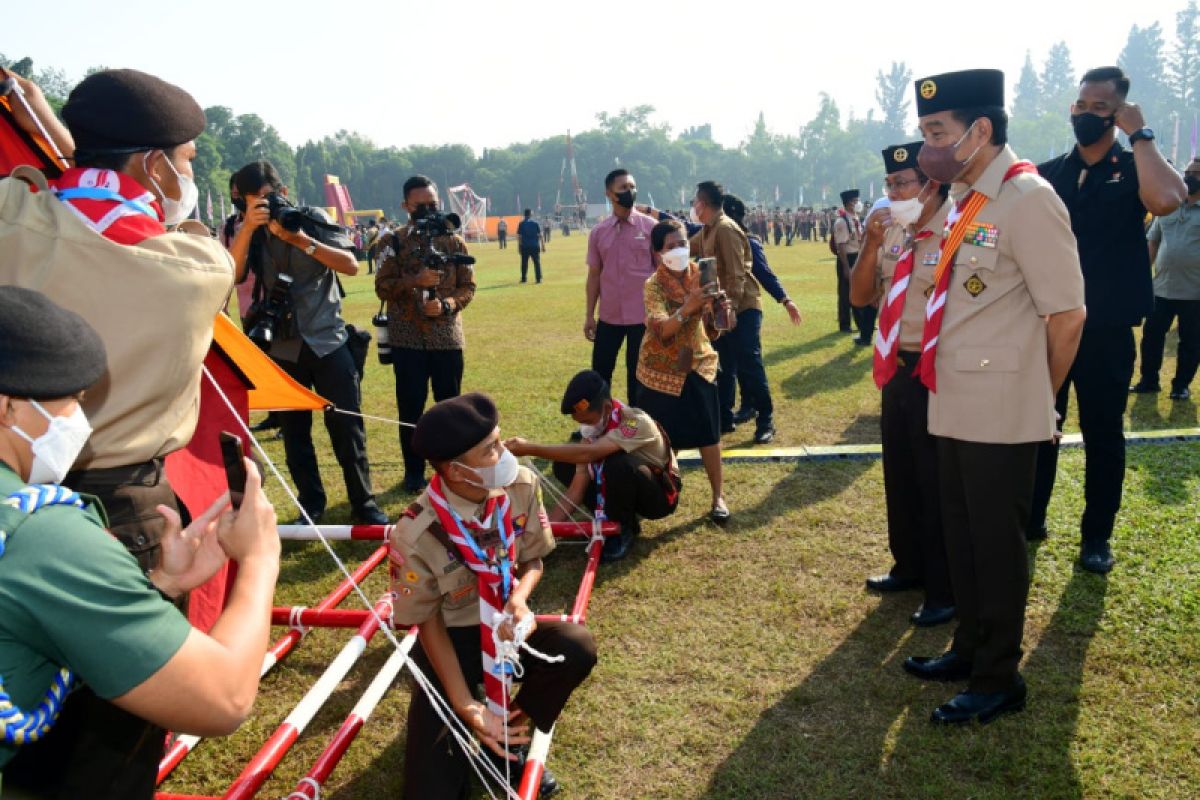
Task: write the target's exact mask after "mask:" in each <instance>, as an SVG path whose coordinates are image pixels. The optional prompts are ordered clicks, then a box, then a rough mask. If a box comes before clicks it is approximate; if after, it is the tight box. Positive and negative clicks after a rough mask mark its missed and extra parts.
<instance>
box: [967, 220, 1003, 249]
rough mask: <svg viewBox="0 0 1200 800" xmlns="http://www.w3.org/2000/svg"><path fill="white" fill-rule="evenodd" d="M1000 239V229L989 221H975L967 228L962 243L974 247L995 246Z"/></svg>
mask: <svg viewBox="0 0 1200 800" xmlns="http://www.w3.org/2000/svg"><path fill="white" fill-rule="evenodd" d="M999 241H1000V230H999V229H998V228H997V227H996V226H995V225H992V224H991V223H989V222H977V223H975V224H974V225H972V226H971V227H970V229H968V230H967V235H966V236H964V237H963V244H973V245H975V246H976V247H995V246H996V245H997V244H998V243H999Z"/></svg>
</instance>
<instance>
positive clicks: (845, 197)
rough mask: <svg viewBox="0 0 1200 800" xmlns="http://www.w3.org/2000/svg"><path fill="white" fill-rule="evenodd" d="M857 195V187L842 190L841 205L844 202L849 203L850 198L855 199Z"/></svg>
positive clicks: (844, 203)
mask: <svg viewBox="0 0 1200 800" xmlns="http://www.w3.org/2000/svg"><path fill="white" fill-rule="evenodd" d="M858 197H859V191H858V189H847V190H846V191H844V192H842V205H846V203H849V202H850V201H851V200H857V199H858Z"/></svg>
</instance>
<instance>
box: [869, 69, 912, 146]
mask: <svg viewBox="0 0 1200 800" xmlns="http://www.w3.org/2000/svg"><path fill="white" fill-rule="evenodd" d="M875 80H876V81H878V83H879V85H878V86H877V87H876V89H875V102H877V103H879V110H880V111H882V112H883V123H882V124H883V127H884V132H885V133H886V134H887V137H886V138H889V139H890V140H891V144H896V143H898V142H900V141H901V140H903V139H905V138H906V132H907V131H908V129H909V128H908V105H909V97H910V95H911V92H912V82H913V74H912V70H911V69H909V68H908V65H907V64H905V63H904V62H903V61H893V62H892V66H891V69H889V70H888V72H887V74H884V72H883V70H879V72H878V73H876V75H875Z"/></svg>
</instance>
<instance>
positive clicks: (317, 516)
mask: <svg viewBox="0 0 1200 800" xmlns="http://www.w3.org/2000/svg"><path fill="white" fill-rule="evenodd" d="M308 516H309V517H310V518H311V519H312V523H313V525H320V524H321V517H323V516H325V512H324V511H310V512H309V514H308ZM291 524H293V525H307V524H308V520H307V519H305V518H304V515H303V514H301V515H300V516H298V517H296V518H295V519H294V520H292V523H291Z"/></svg>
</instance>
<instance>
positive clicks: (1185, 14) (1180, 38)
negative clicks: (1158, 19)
mask: <svg viewBox="0 0 1200 800" xmlns="http://www.w3.org/2000/svg"><path fill="white" fill-rule="evenodd" d="M1198 20H1200V9H1198V8H1197V7H1196V0H1188V4H1187V6H1186V7H1184V9H1183V10H1182V11H1180V12H1179V13H1177V14H1176V15H1175V49H1174V51H1173V52H1172V53H1171V56H1170V58H1168V59H1167V67H1168V76H1169V77H1168V83H1169V85H1170V87H1171V93H1172V94H1173V95H1174V99H1175V102H1176V103H1177V104H1178V107H1179V110H1181V111H1182V110H1186V109H1191V110H1194V109H1195V108H1196V106H1197V105H1200V42H1197V41H1196V36H1197V33H1198V32H1200V29H1198V25H1197V22H1198Z"/></svg>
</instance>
